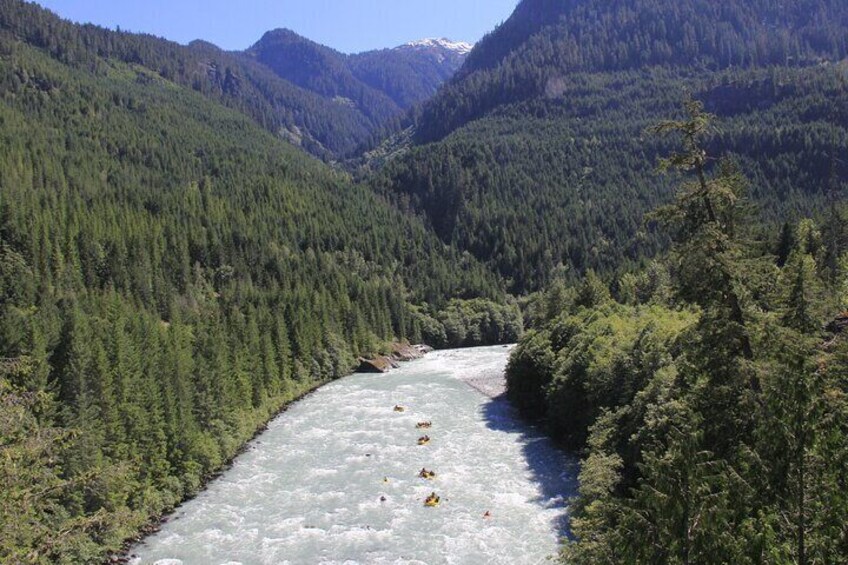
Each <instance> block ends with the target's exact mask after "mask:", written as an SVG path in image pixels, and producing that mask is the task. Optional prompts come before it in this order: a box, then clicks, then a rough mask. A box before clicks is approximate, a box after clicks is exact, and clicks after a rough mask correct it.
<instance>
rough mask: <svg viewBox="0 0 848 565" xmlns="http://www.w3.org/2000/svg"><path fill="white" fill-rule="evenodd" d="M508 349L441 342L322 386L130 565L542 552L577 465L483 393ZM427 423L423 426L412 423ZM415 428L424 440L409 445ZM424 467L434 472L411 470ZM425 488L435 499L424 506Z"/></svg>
mask: <svg viewBox="0 0 848 565" xmlns="http://www.w3.org/2000/svg"><path fill="white" fill-rule="evenodd" d="M508 355H509V349H507V348H503V347H487V348H478V349H466V350H455V351H441V352H436V353H431V354H430V355H428V356H427V357H425V358H424V359H421V360H418V361H413V362H411V363H407V364H404V365H403V366H402V367H401V368H400V369H398V370H395V371H393V372H391V373H389V374H387V375H365V374H356V375H353V376H351V377H347V378H345V379H341V380H339V381H336V382H333V383H331V384H329V385H327V386H325V387H323V388H321V389H320V390H318V391H317V392H315V393H314V394H312V395H310V396H308V397H307V398H305V399H304V400H302V401H300V402H298V403H296V404H295V405H294V406H292V407H291V408H290V409H289V410H288V411H287V412H285V413H284V414H283V415H281V416H280V417H279V418H277V419H276V420H275V421H273V422H272V423H271V424H270V426H269V428H268V431H267V432H265V433H263V434H262V435H261V436H260V437H259V438H258V439H257V440H255V441H254V442H253V444H252V445H251V447H250V449H249V450H248V451H247V452H246V453H245V454H244V455H242V456H241V457H239V459H238V460H237V461H236V463H235V465H234V466H233V467H232V469H230V470H229V471H227V472H226V473H225V474H224V475H223V476H222V477H221V478H219V479H217V480H216V481H214V482H213V483H212V484H211V485H210V486H209V488H208V489H207V490H206V491H204V492H203V493H201V494H200V495H199V496H198V497H197V498H195V499H194V500H191V501H189V502H187V503H186V504H184V505H183V506H182V507H180V508H179V510H178V511H177V512H176V513H175V514H174V516H173V517H172V518H171V520H170V521H168V523H166V524H165V525H164V526H163V528H162V530H161V531H160V532H158V533H157V534H155V535H153V536H151V537H149V538H148V539H146V540H145V541H144V542H143V543H141V544H139V545H138V546H136V547H135V548H133V550H132V552H131V553H132V554H134V555H135V557H134V558H133V561H132V562H133V563H135V564H142V563H143V564H148V563H154V564H158V565H178V564H185V565H189V564H198V565H217V564H230V565H233V564H236V563H240V564H243V565H253V564H328V565H329V564H346V565H348V564H351V565H352V564H357V563H362V564H366V563H368V564H370V563H373V564H389V563H391V564H439V563H449V564H476V563H495V564H498V563H502V564H509V565H514V564H523V563H527V564H533V563H543V562H546V561H547V560H548V559H549V558H550V557H552V556H554V555H555V554H556V553H557V548H558V540H559V538H560V537H561V536H562V535H564V532H565V524H566V519H567V498H568V497H569V496H571V495H573V494H574V489H575V476H576V465H575V463H574V461H572V460H571V459H570V458H568V457H567V456H566V455H565V454H563V453H562V452H561V451H559V450H557V449H556V448H555V447H554V446H553V445H551V443H550V442H549V441H548V440H547V439H545V437H544V436H543V435H542V434H541V433H540V432H539V431H537V430H535V429H533V428H532V427H528V426H526V425H525V424H523V423H522V422H520V421H519V420H518V419H517V418H516V416H515V414H514V413H513V411H512V409H511V408H510V406H509V405H508V404H507V403H506V401H505V400H503V399H502V398H501V399H498V398H495V399H492V398H490V397H489V396H492V395H493V394H494V393H496V392H497V390H498V388H499V384H500V383H501V382H502V375H503V370H504V367H505V365H506V361H507V358H508ZM469 383H470V384H471V385H472V386H469ZM480 391H484V392H488V393H490V394H489V396H486V395H485V394H483V393H482V392H480ZM395 405H400V406H403V407H405V408H406V410H405V411H404V412H402V413H399V412H395V411H394V410H393V408H394V406H395ZM426 420H429V421H432V423H433V426H432V428H431V429H429V430H424V431H421V430H417V429H416V423H417V422H419V421H426ZM424 433H426V434H427V435H429V436H430V438H431V441H430V443H429V444H428V445H425V446H419V445H418V442H417V440H418V438H419V436H421V435H423V434H424ZM422 467H426V468H427V469H428V470H433V471H435V472H436V474H437V476H436V479H435V480H432V481H429V480H424V479H421V478H418V476H417V475H418V472H419V471H420V470H421V468H422ZM432 491H435V492H436V493H437V494H438V495H439V496H440V497H441V504H440V505H439V506H438V507H436V508H427V507H425V506H424V504H423V501H424V499H425V498H426V497H427V495H428V494H430V493H431V492H432ZM381 497H384V498H385V501H381ZM486 512H488V513H489V516H486V515H485V514H486Z"/></svg>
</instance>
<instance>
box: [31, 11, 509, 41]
mask: <svg viewBox="0 0 848 565" xmlns="http://www.w3.org/2000/svg"><path fill="white" fill-rule="evenodd" d="M38 3H39V4H41V5H42V6H45V7H46V8H50V9H51V10H53V11H54V12H56V13H58V14H59V15H60V16H62V17H65V18H68V19H71V20H74V21H77V22H91V23H95V24H98V25H101V26H105V27H109V28H113V29H114V28H115V27H116V26H120V27H121V29H124V30H127V31H140V32H145V33H152V34H154V35H159V36H162V37H166V38H168V39H171V40H174V41H178V42H180V43H188V42H189V41H191V40H193V39H205V40H207V41H211V42H212V43H215V44H216V45H218V46H220V47H223V48H225V49H244V48H246V47H249V46H250V45H252V44H253V43H254V42H255V41H256V40H257V39H259V38H260V37H261V36H262V34H263V33H264V32H266V31H268V30H270V29H274V28H278V27H287V28H290V29H292V30H294V31H296V32H297V33H299V34H301V35H303V36H306V37H308V38H309V39H312V40H314V41H317V42H319V43H323V44H324V45H329V46H330V47H333V48H335V49H338V50H339V51H344V52H346V53H356V52H359V51H366V50H369V49H377V48H381V47H394V46H396V45H400V44H402V43H406V42H407V41H411V40H414V39H423V38H425V37H447V38H449V39H453V40H455V41H468V42H471V43H473V42H475V41H477V40H479V39H480V38H481V37H482V36H483V35H484V34H485V33H487V32H488V31H491V30H492V29H493V28H494V27H495V26H496V25H497V24H499V23H500V22H502V21H503V20H505V19H506V18H508V17H509V15H510V14H511V13H512V10H513V9H514V8H515V5H516V4H517V3H518V0H38Z"/></svg>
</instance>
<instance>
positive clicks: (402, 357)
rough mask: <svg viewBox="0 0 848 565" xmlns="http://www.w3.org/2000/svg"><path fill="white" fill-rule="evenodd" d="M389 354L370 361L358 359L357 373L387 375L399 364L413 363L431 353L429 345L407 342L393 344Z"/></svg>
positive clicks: (362, 358) (431, 349)
mask: <svg viewBox="0 0 848 565" xmlns="http://www.w3.org/2000/svg"><path fill="white" fill-rule="evenodd" d="M391 351H392V352H391V354H390V355H388V356H384V355H380V356H377V357H374V358H371V359H366V358H364V357H360V358H359V368H358V369H357V372H358V373H388V372H389V371H390V370H392V369H396V368H397V367H398V366H399V364H400V363H402V362H405V361H414V360H415V359H420V358H421V357H424V355H426V354H427V353H430V352H431V351H433V348H432V347H430V346H429V345H410V344H409V342H399V343H393V344H392V347H391Z"/></svg>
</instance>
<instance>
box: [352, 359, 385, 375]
mask: <svg viewBox="0 0 848 565" xmlns="http://www.w3.org/2000/svg"><path fill="white" fill-rule="evenodd" d="M393 367H394V365H393V364H392V360H391V359H389V358H388V357H375V358H374V359H365V358H363V357H361V358H360V359H359V368H358V369H357V370H356V371H357V372H358V373H388V372H389V371H390V370H391V369H392V368H393Z"/></svg>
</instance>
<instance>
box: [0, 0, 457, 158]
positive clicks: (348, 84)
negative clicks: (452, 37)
mask: <svg viewBox="0 0 848 565" xmlns="http://www.w3.org/2000/svg"><path fill="white" fill-rule="evenodd" d="M0 28H2V29H3V30H5V31H6V32H7V33H9V34H12V35H14V36H15V37H18V38H19V39H21V40H23V41H25V42H27V43H30V44H32V45H35V46H38V47H40V48H43V49H44V50H45V51H46V52H48V53H50V54H51V56H53V57H54V58H56V59H57V60H58V61H61V62H62V63H65V64H68V65H71V66H74V67H76V68H78V69H85V70H90V71H93V72H96V73H97V72H99V73H103V72H104V69H103V68H102V66H103V63H102V60H101V58H109V59H115V60H120V61H122V62H124V63H126V64H128V65H132V66H133V67H138V68H141V69H143V70H145V71H149V72H150V73H152V74H153V75H156V76H159V77H161V78H163V79H165V80H168V81H171V82H175V83H177V84H179V85H181V86H183V87H188V88H191V89H193V90H195V91H197V92H200V93H202V94H203V95H204V96H206V97H208V98H210V99H212V100H214V101H216V102H218V103H221V104H224V105H226V106H227V107H229V108H233V109H236V110H238V111H240V112H243V113H244V114H246V115H248V116H250V117H251V118H252V119H253V120H254V121H256V122H257V123H258V124H260V125H261V126H262V127H263V128H265V129H266V130H268V131H270V132H272V133H273V134H275V135H276V136H279V137H282V138H283V139H286V140H287V141H289V142H291V143H293V144H295V145H298V146H300V147H302V148H303V149H304V150H306V151H308V152H309V153H311V154H313V155H315V156H318V157H321V158H322V159H325V160H337V159H341V158H343V157H345V156H350V155H353V154H355V152H356V150H357V149H358V148H360V147H361V146H367V145H369V144H372V143H373V142H374V141H375V140H376V139H377V138H378V137H379V135H380V133H381V132H382V131H383V130H388V131H391V130H392V129H393V128H394V127H395V125H396V123H397V122H398V121H399V120H400V119H401V117H402V115H403V112H404V110H405V109H406V108H407V107H409V106H410V105H411V104H414V103H417V102H420V101H422V100H423V99H425V98H427V97H429V96H430V95H432V94H433V93H434V92H435V90H436V88H437V87H438V86H439V85H440V84H441V83H442V81H443V80H445V79H446V78H448V77H449V76H451V75H452V74H453V72H454V71H455V70H456V69H457V68H459V66H460V65H461V63H462V61H463V60H464V56H465V54H464V53H455V52H450V53H448V51H446V50H445V49H443V48H438V47H437V48H436V50H435V51H433V50H432V49H430V50H427V49H424V50H422V49H409V48H407V47H400V48H397V49H392V50H385V51H374V52H368V53H363V54H361V55H356V56H344V55H341V54H340V53H336V52H335V51H332V50H330V49H328V48H326V47H323V46H320V45H317V44H313V43H311V42H308V41H307V40H305V39H302V38H299V37H297V36H294V37H296V39H297V41H295V42H293V43H292V44H293V45H294V44H296V45H298V46H299V48H300V49H301V51H300V52H301V54H304V53H305V55H304V56H302V57H298V58H296V57H294V56H293V55H294V53H289V52H286V53H284V54H283V53H281V52H279V51H274V45H273V44H272V45H270V46H268V49H270V51H268V50H265V49H263V50H259V47H260V46H262V45H263V42H260V43H259V44H257V47H256V48H254V50H253V51H251V54H247V53H241V52H225V51H222V50H221V49H219V48H217V47H216V46H214V45H212V44H209V43H206V42H203V41H195V42H192V43H191V44H190V45H188V46H182V45H179V44H176V43H173V42H170V41H167V40H164V39H160V38H157V37H153V36H149V35H139V34H129V33H122V32H115V31H110V30H107V29H104V28H100V27H97V26H93V25H84V26H78V25H74V24H72V23H70V22H67V21H64V20H62V19H60V18H59V17H57V16H56V15H55V14H53V13H52V12H49V11H47V10H44V9H42V8H40V7H39V6H38V5H36V4H33V3H28V2H24V1H22V0H2V1H0ZM289 33H290V32H289ZM291 35H292V36H293V34H291ZM269 37H270V38H273V37H275V34H274V33H271V34H269ZM269 41H270V40H269ZM271 43H273V42H271ZM257 53H258V54H263V55H265V56H263V57H259V58H260V59H263V60H264V59H266V56H267V62H268V63H269V64H271V65H272V67H273V66H274V63H275V62H279V61H281V60H282V61H293V62H294V64H295V65H296V67H297V68H298V69H300V70H299V71H298V72H297V73H285V72H280V73H279V74H278V73H275V69H272V68H269V67H267V66H265V65H264V64H263V63H262V62H260V61H257ZM269 53H270V54H269ZM275 53H276V55H274V54H275ZM283 55H284V56H283ZM310 65H311V66H310ZM275 68H276V70H277V71H280V70H281V69H280V67H279V66H276V67H275ZM310 73H311V76H313V79H307V78H305V77H306V76H307V75H310ZM280 75H282V77H281V76H280ZM318 77H320V78H318ZM287 79H288V80H287ZM334 81H335V82H334ZM384 91H385V92H384ZM352 101H355V102H353V103H352Z"/></svg>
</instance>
